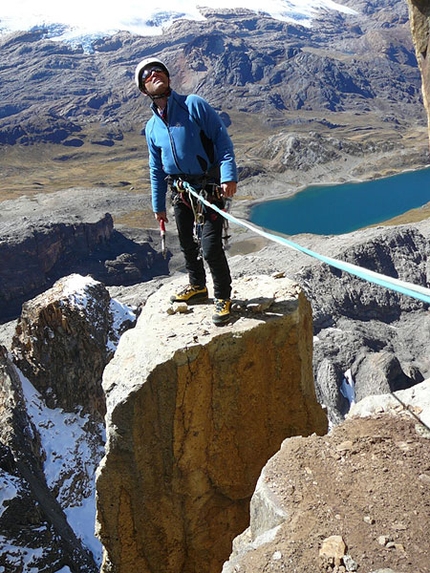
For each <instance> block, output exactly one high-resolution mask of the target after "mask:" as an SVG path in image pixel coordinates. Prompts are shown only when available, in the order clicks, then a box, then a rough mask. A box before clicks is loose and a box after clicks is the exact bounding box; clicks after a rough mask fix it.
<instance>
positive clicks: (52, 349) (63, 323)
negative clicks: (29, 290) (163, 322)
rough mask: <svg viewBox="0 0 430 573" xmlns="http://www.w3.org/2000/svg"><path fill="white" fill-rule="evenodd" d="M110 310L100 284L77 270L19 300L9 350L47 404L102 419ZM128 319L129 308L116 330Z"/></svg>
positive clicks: (111, 340)
mask: <svg viewBox="0 0 430 573" xmlns="http://www.w3.org/2000/svg"><path fill="white" fill-rule="evenodd" d="M112 311H113V308H112V306H111V298H110V295H109V293H108V291H107V290H106V288H105V287H104V285H103V284H102V283H99V282H97V281H95V280H93V279H92V278H91V277H82V276H80V275H70V276H68V277H65V278H63V279H61V280H59V281H57V282H56V283H55V284H54V286H53V287H52V288H51V289H49V290H48V291H46V292H45V293H43V294H41V295H39V296H37V297H36V298H34V299H32V300H30V301H28V302H26V303H25V304H24V306H23V310H22V314H21V317H20V319H19V320H18V324H17V327H16V332H15V336H14V338H13V340H12V352H13V355H14V360H15V363H16V364H17V365H18V366H19V368H20V369H21V371H22V372H23V373H24V374H25V376H26V377H27V378H28V379H29V380H30V381H31V382H32V384H33V385H34V387H35V388H36V389H37V390H38V391H39V392H40V393H41V394H42V395H43V397H44V399H45V401H46V404H47V405H48V406H49V407H50V408H55V407H61V408H63V409H64V410H65V411H67V412H72V411H76V410H78V409H82V410H83V411H84V412H86V413H89V414H91V415H92V416H93V417H94V419H97V420H99V421H101V420H102V419H103V416H104V414H105V399H104V394H103V390H102V386H101V379H102V373H103V370H104V368H105V366H106V364H107V363H108V361H109V360H110V358H111V357H112V355H113V350H114V347H115V343H116V342H117V340H116V339H117V338H118V336H119V335H118V332H116V331H115V328H114V324H113V322H114V316H113V313H112ZM133 322H134V315H133V314H132V313H131V314H130V316H129V318H128V320H127V321H123V322H122V324H121V332H122V331H123V330H125V329H126V328H127V327H130V326H132V324H133Z"/></svg>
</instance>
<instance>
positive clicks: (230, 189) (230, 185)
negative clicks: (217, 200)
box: [221, 181, 237, 197]
mask: <svg viewBox="0 0 430 573" xmlns="http://www.w3.org/2000/svg"><path fill="white" fill-rule="evenodd" d="M236 190H237V183H236V181H226V182H225V183H221V195H222V196H223V197H233V195H234V194H235V193H236Z"/></svg>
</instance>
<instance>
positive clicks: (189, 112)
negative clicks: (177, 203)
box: [145, 91, 237, 213]
mask: <svg viewBox="0 0 430 573" xmlns="http://www.w3.org/2000/svg"><path fill="white" fill-rule="evenodd" d="M151 109H152V111H153V116H152V117H151V119H150V120H149V121H148V123H147V124H146V127H145V136H146V142H147V144H148V151H149V168H150V179H151V190H152V207H153V210H154V212H155V213H161V212H162V211H165V210H166V191H167V182H166V176H167V175H178V174H180V173H182V174H187V175H203V174H204V173H206V172H207V171H209V170H210V168H211V167H213V166H215V165H219V166H220V172H221V183H224V182H227V181H237V167H236V162H235V158H234V151H233V144H232V141H231V139H230V137H229V135H228V133H227V129H226V127H225V125H224V123H223V122H222V120H221V118H220V117H219V115H218V114H217V112H216V111H215V110H214V109H213V108H212V107H211V106H210V105H209V104H208V102H207V101H206V100H204V99H203V98H201V97H200V96H198V95H194V94H192V95H188V96H183V95H179V94H177V93H176V92H174V91H172V93H171V94H170V96H169V98H168V103H167V123H166V122H165V121H164V120H163V119H162V118H161V117H160V115H159V114H158V111H157V107H156V105H155V104H154V103H153V104H152V105H151Z"/></svg>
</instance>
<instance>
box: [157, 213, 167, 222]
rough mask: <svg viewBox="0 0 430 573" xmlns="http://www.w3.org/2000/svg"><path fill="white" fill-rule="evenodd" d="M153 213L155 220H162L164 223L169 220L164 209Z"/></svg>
mask: <svg viewBox="0 0 430 573" xmlns="http://www.w3.org/2000/svg"><path fill="white" fill-rule="evenodd" d="M154 215H155V218H156V219H157V221H164V222H165V223H168V222H169V219H168V218H167V213H166V211H161V212H160V213H154Z"/></svg>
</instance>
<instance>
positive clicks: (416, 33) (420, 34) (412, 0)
mask: <svg viewBox="0 0 430 573" xmlns="http://www.w3.org/2000/svg"><path fill="white" fill-rule="evenodd" d="M408 6H409V17H410V22H411V30H412V38H413V41H414V46H415V52H416V55H417V60H418V65H419V68H420V72H421V78H422V92H423V99H424V105H425V108H426V110H427V115H428V118H429V137H430V56H429V48H430V3H429V2H428V1H427V0H408Z"/></svg>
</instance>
